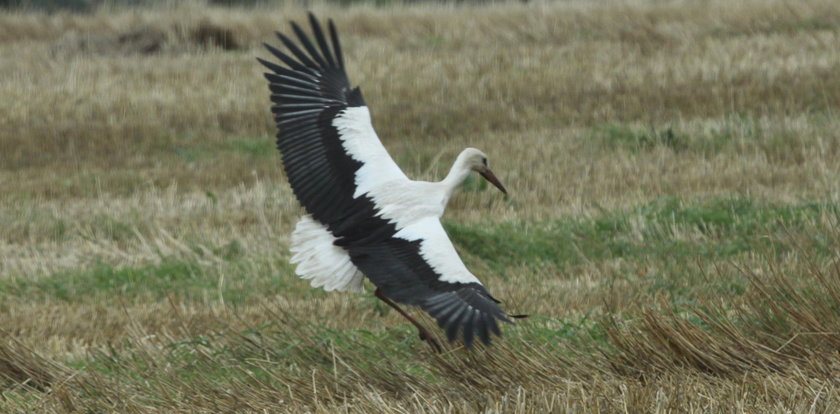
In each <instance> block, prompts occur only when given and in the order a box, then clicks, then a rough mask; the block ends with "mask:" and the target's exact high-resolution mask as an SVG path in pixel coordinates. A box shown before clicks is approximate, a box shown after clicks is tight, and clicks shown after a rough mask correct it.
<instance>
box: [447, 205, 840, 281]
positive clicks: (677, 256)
mask: <svg viewBox="0 0 840 414" xmlns="http://www.w3.org/2000/svg"><path fill="white" fill-rule="evenodd" d="M824 215H825V216H828V217H833V218H834V219H838V218H840V208H838V207H837V206H836V205H834V204H830V203H816V202H812V203H801V204H793V205H772V204H762V203H757V202H754V201H751V200H749V199H713V200H708V201H700V202H695V203H691V202H684V201H681V200H679V199H677V198H661V199H658V200H655V201H653V202H651V203H649V204H645V205H642V206H639V207H636V208H633V209H631V210H628V211H606V212H603V214H602V215H601V216H598V217H590V218H581V217H577V216H570V217H565V218H561V219H558V220H554V221H550V222H547V223H534V222H529V223H521V222H502V223H494V224H481V225H474V224H464V223H458V222H454V221H447V222H446V228H447V230H448V231H449V234H450V236H451V237H452V238H453V240H454V242H455V244H456V245H457V246H458V247H459V248H460V249H462V250H463V251H465V252H468V253H469V254H470V255H472V256H474V257H477V258H480V259H481V260H482V261H484V262H485V263H487V264H488V265H489V266H491V267H492V268H494V269H495V270H497V271H500V272H501V271H502V270H503V269H504V268H506V267H510V266H542V265H545V264H550V265H554V266H558V267H559V268H560V269H563V268H567V267H568V266H572V265H577V264H580V263H582V262H585V261H604V260H610V259H616V258H623V259H627V260H631V261H645V260H656V261H662V260H665V261H667V260H687V259H693V258H702V259H722V258H727V257H732V256H734V255H738V254H741V253H744V252H748V251H752V250H755V249H758V248H762V249H763V248H767V247H770V244H771V243H773V244H774V247H775V248H776V249H777V252H778V253H779V254H782V253H784V252H785V251H789V250H790V248H791V247H792V246H790V245H787V244H785V243H784V242H783V241H782V242H780V241H779V240H776V239H775V238H773V239H772V240H773V241H771V238H769V237H768V236H769V235H774V234H779V233H783V232H786V231H797V230H799V229H802V228H803V227H805V226H806V225H807V224H808V223H813V222H815V221H817V220H819V219H821V217H823V216H824ZM810 236H811V238H810V242H811V243H813V246H809V247H813V248H815V249H816V250H817V251H819V252H821V253H823V254H828V253H829V252H830V250H829V246H828V241H827V239H826V238H825V237H823V236H821V235H820V234H818V233H817V234H811V235H810Z"/></svg>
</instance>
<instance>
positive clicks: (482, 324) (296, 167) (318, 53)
mask: <svg viewBox="0 0 840 414" xmlns="http://www.w3.org/2000/svg"><path fill="white" fill-rule="evenodd" d="M309 21H310V24H311V26H312V32H313V35H314V37H315V43H313V42H312V41H311V40H310V39H309V37H308V36H307V35H306V34H305V33H304V32H303V30H301V29H300V27H298V26H297V25H296V24H295V23H292V29H293V30H294V32H295V35H296V36H297V38H298V41H299V45H300V46H298V44H296V43H295V42H293V41H292V40H291V39H289V38H288V37H286V36H284V35H283V34H280V33H278V34H277V36H278V37H279V38H280V41H281V42H282V43H283V44H284V45H285V46H286V48H287V49H288V50H289V52H288V53H289V54H287V53H284V52H281V51H279V50H277V49H276V48H274V47H272V46H270V45H265V46H266V48H268V50H269V51H270V52H271V53H272V54H273V55H274V56H276V57H277V58H278V59H280V61H281V62H282V63H283V64H284V65H285V66H281V65H278V64H276V63H273V62H269V61H266V60H263V59H258V60H259V61H260V63H262V64H263V65H265V66H266V67H267V68H268V69H270V70H271V72H270V73H266V74H265V77H266V78H267V79H268V81H269V87H270V89H271V101H272V102H273V103H274V106H272V108H271V109H272V112H273V113H274V119H275V121H276V122H277V128H278V133H277V148H278V149H280V152H281V153H282V155H283V164H284V168H285V170H286V175H287V176H288V179H289V184H290V185H291V187H292V190H293V191H294V193H295V196H297V198H298V200H299V201H300V203H301V204H302V205H303V207H304V208H305V209H306V210H307V212H309V214H311V215H312V217H313V218H314V219H315V220H316V221H317V222H319V223H321V224H323V225H324V226H326V227H327V230H329V232H330V233H331V234H332V235H333V236H334V237H335V238H336V240H335V242H334V243H335V245H337V246H339V247H342V248H344V249H345V250H346V251H347V252H348V254H349V255H350V259H351V260H352V262H353V264H354V265H355V266H356V267H357V268H358V269H359V270H361V271H362V273H364V274H365V275H366V276H367V277H368V278H369V279H370V280H371V281H372V282H373V283H374V284H375V285H376V286H377V287H379V288H380V289H382V292H383V293H384V294H385V295H386V296H388V297H389V298H391V299H393V300H396V301H398V302H402V303H406V304H410V305H417V306H420V307H421V308H422V309H424V310H425V311H427V312H428V313H429V314H431V315H432V316H433V317H434V318H435V319H437V321H438V325H440V326H441V327H442V328H444V329H445V330H446V333H447V337H448V338H449V340H450V341H452V340H454V339H455V338H456V337H457V335H458V333H459V332H462V333H463V339H464V343H465V344H466V345H467V346H468V347H469V346H471V345H472V343H473V341H474V338H475V336H476V335H477V336H478V337H479V338H480V339H481V340H482V341H483V342H484V343H489V342H490V333H491V332H493V333H495V334H496V335H499V334H500V331H499V326H498V323H497V321H499V320H501V321H508V319H507V318H506V317H505V313H504V312H503V311H502V310H501V309H500V308H499V307H498V305H497V304H496V302H495V300H494V299H493V298H492V297H491V296H490V294H489V293H487V290H485V289H484V287H483V286H482V285H481V283H480V282H479V281H478V279H476V278H475V276H473V275H472V274H471V273H470V272H469V271H468V270H467V269H466V267H465V266H464V264H463V262H461V259H460V257H458V254H457V252H456V251H455V248H454V247H453V246H452V243H451V242H450V241H449V238H448V237H447V235H446V232H445V231H444V229H443V226H441V224H440V221H439V220H438V219H437V218H436V217H429V218H426V219H423V220H420V221H417V222H414V223H412V224H409V225H407V226H405V227H404V228H398V227H397V224H396V223H395V222H394V221H391V220H387V219H385V218H383V217H382V215H381V211H380V210H379V208H377V205H376V203H375V202H374V197H373V196H372V194H371V190H373V189H375V188H377V186H378V185H380V184H382V183H385V182H393V181H395V180H405V181H406V183H408V182H409V181H408V178H407V177H406V176H405V174H403V172H402V171H401V170H400V169H399V167H397V165H396V163H394V161H393V159H391V156H390V155H388V152H387V151H386V150H385V148H384V147H383V146H382V143H381V142H380V141H379V138H378V137H377V136H376V132H374V130H373V126H372V125H371V122H370V113H369V112H368V108H367V106H365V102H364V99H363V98H362V94H361V92H360V91H359V89H358V88H355V89H353V88H351V87H350V82H349V81H348V79H347V74H346V72H345V69H344V60H343V57H342V54H341V46H340V44H339V41H338V35H337V33H336V31H335V26H334V25H333V23H332V21H329V23H328V25H329V26H328V27H329V35H330V43H331V45H332V47H330V45H329V44H328V42H327V39H326V37H325V36H324V33H323V31H322V30H321V26H320V24H319V23H318V21H317V20H316V19H315V17H314V16H313V15H312V14H310V15H309Z"/></svg>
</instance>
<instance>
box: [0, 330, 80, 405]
mask: <svg viewBox="0 0 840 414" xmlns="http://www.w3.org/2000/svg"><path fill="white" fill-rule="evenodd" d="M0 334H2V335H3V336H4V337H5V339H4V340H3V342H0V390H4V391H5V390H8V389H15V388H22V389H27V388H31V389H35V390H37V391H46V390H49V389H51V388H52V387H54V386H57V385H59V382H60V381H62V380H65V379H66V378H68V377H69V376H70V375H71V372H72V370H71V369H69V368H67V367H65V366H63V365H62V364H60V363H58V362H56V361H55V360H53V359H50V358H46V357H43V356H41V355H40V354H39V353H38V352H36V351H35V350H33V349H32V348H31V347H29V346H26V345H25V344H23V343H22V342H20V341H19V340H16V339H15V336H14V335H11V334H10V332H7V331H5V330H0Z"/></svg>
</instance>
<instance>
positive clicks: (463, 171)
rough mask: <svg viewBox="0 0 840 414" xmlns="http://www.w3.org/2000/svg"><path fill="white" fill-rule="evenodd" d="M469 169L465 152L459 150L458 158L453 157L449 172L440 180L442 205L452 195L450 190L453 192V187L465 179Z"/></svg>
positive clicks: (456, 186)
mask: <svg viewBox="0 0 840 414" xmlns="http://www.w3.org/2000/svg"><path fill="white" fill-rule="evenodd" d="M470 171H472V170H471V169H470V168H469V167H468V166H467V161H466V157H465V154H464V152H461V153H460V154H458V158H456V159H455V163H454V164H452V168H451V169H449V174H447V175H446V178H444V179H443V181H441V182H440V184H441V185H442V186H443V192H444V199H443V203H444V205H445V204H446V202H447V201H449V197H450V196H452V192H454V191H455V189H456V188H458V186H460V185H461V183H463V182H464V180H466V179H467V176H469V175H470Z"/></svg>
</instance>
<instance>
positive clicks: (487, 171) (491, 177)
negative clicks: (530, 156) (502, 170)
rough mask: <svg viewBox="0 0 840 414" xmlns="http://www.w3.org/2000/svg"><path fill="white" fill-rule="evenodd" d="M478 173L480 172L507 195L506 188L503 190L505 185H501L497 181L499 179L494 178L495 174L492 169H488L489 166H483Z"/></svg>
mask: <svg viewBox="0 0 840 414" xmlns="http://www.w3.org/2000/svg"><path fill="white" fill-rule="evenodd" d="M479 174H481V176H482V177H484V179H485V180H487V181H490V184H493V185H495V186H496V188H498V189H499V190H500V191H501V192H503V193H505V194H506V195H507V190H505V186H503V185H502V183H500V182H499V179H498V178H496V175H495V174H493V171H490V169H489V168H485V169H484V170H483V171H479Z"/></svg>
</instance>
